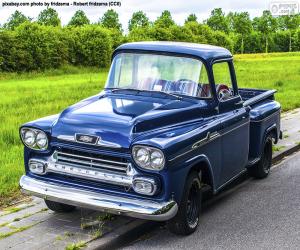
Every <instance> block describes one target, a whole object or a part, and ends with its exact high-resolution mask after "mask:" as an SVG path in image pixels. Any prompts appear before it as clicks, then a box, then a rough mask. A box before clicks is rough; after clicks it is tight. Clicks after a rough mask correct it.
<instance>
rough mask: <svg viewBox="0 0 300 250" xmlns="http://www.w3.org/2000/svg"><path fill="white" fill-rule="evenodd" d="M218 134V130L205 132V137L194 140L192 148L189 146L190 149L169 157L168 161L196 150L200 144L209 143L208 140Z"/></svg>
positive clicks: (217, 136)
mask: <svg viewBox="0 0 300 250" xmlns="http://www.w3.org/2000/svg"><path fill="white" fill-rule="evenodd" d="M220 136H221V135H220V134H219V132H213V133H210V132H207V134H206V137H205V138H203V139H201V140H200V141H197V142H195V143H194V144H193V145H192V148H191V149H190V150H188V151H186V152H184V153H182V154H180V155H177V156H175V157H174V158H172V159H170V160H169V161H170V162H171V161H174V160H176V159H177V158H179V157H182V156H184V155H186V154H188V153H190V152H192V151H194V150H196V149H197V148H199V147H201V146H204V145H206V144H208V143H210V142H212V141H214V140H216V139H217V138H219V137H220Z"/></svg>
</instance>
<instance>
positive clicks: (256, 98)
mask: <svg viewBox="0 0 300 250" xmlns="http://www.w3.org/2000/svg"><path fill="white" fill-rule="evenodd" d="M275 93H276V90H261V89H248V88H240V89H239V94H240V96H241V97H242V99H243V101H244V106H251V105H254V104H257V103H259V102H261V101H264V100H267V99H269V100H274V94H275Z"/></svg>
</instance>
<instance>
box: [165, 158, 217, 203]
mask: <svg viewBox="0 0 300 250" xmlns="http://www.w3.org/2000/svg"><path fill="white" fill-rule="evenodd" d="M193 170H195V171H200V170H201V171H202V173H204V175H205V178H206V179H207V178H208V180H209V184H210V185H211V187H212V189H213V190H215V189H216V187H215V183H216V182H215V179H214V173H213V169H212V165H211V162H210V160H209V159H208V157H207V156H206V155H204V154H200V155H197V156H195V157H192V158H189V159H186V160H185V161H184V162H181V163H180V166H176V167H175V166H174V168H173V169H171V168H170V169H169V171H170V180H169V181H170V182H171V183H170V184H171V185H170V191H171V195H172V196H173V197H174V200H175V201H176V202H177V203H178V204H180V202H181V199H182V195H183V190H184V185H185V181H186V179H187V177H188V175H189V173H190V172H191V171H193Z"/></svg>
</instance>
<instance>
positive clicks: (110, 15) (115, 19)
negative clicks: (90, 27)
mask: <svg viewBox="0 0 300 250" xmlns="http://www.w3.org/2000/svg"><path fill="white" fill-rule="evenodd" d="M100 24H101V25H102V26H103V27H104V28H108V29H117V30H119V31H120V32H122V25H121V23H120V21H119V15H118V13H117V12H115V11H114V10H112V9H111V10H108V11H106V12H105V13H104V14H103V17H102V18H101V19H100Z"/></svg>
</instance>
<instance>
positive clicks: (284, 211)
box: [126, 152, 300, 250]
mask: <svg viewBox="0 0 300 250" xmlns="http://www.w3.org/2000/svg"><path fill="white" fill-rule="evenodd" d="M126 249H239V250H241V249H272V250H273V249H280V250H282V249H300V152H298V153H296V154H294V155H292V156H290V157H288V158H287V159H286V160H284V161H283V162H281V163H280V164H278V165H276V166H274V167H273V168H272V170H271V174H270V176H269V177H268V178H267V179H264V180H254V179H249V178H248V179H247V178H246V180H244V181H242V182H241V183H238V184H237V185H235V186H233V187H232V188H230V189H229V190H227V191H224V192H222V193H220V194H219V195H218V196H216V197H214V198H213V199H210V200H208V201H207V202H206V204H205V206H204V208H203V211H202V217H201V223H200V226H199V228H198V230H197V231H196V232H195V233H194V234H192V235H190V236H187V237H179V236H175V235H172V234H171V233H169V232H168V231H167V230H166V229H165V227H164V226H163V225H162V226H160V227H156V228H155V229H154V230H152V231H151V232H149V233H148V234H146V235H144V236H142V237H141V238H140V239H139V240H137V241H135V242H134V243H131V245H129V246H127V247H126Z"/></svg>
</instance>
